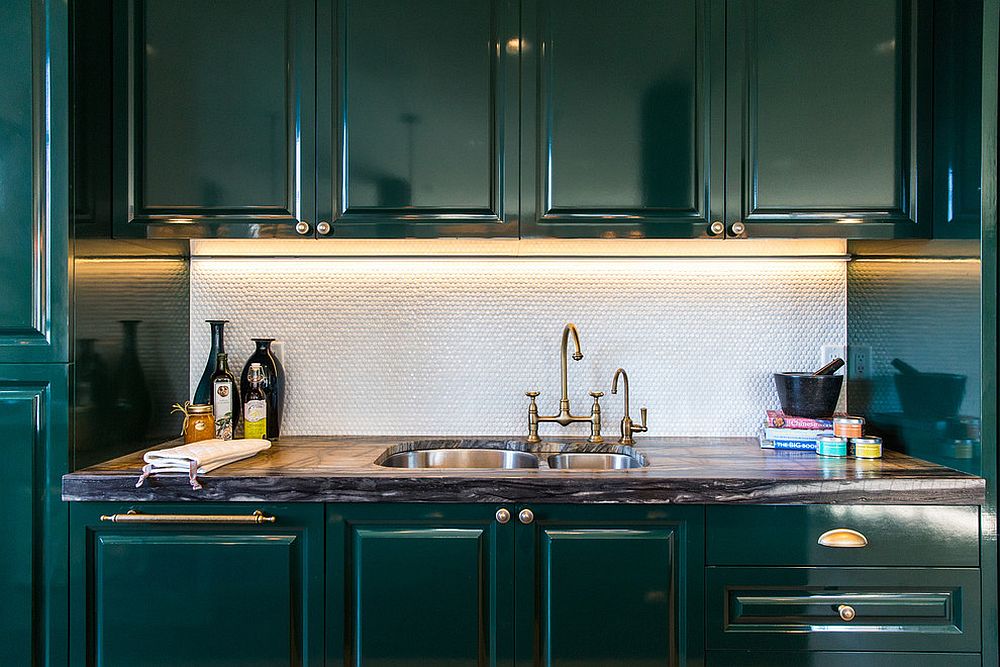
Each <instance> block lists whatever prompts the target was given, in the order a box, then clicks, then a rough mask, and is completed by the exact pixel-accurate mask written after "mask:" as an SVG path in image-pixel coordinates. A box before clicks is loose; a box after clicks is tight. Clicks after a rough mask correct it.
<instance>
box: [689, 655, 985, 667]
mask: <svg viewBox="0 0 1000 667" xmlns="http://www.w3.org/2000/svg"><path fill="white" fill-rule="evenodd" d="M982 664H983V661H982V658H981V657H980V656H979V654H977V653H962V654H956V653H874V652H873V653H859V652H857V651H838V652H816V653H807V652H805V651H753V652H750V651H709V652H708V656H707V660H706V661H705V665H706V667H982Z"/></svg>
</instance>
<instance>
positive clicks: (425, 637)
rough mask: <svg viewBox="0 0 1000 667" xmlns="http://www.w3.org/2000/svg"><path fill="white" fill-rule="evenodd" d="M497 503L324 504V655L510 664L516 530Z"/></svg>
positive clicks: (342, 660) (398, 662)
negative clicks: (500, 513) (502, 516)
mask: <svg viewBox="0 0 1000 667" xmlns="http://www.w3.org/2000/svg"><path fill="white" fill-rule="evenodd" d="M496 511H497V507H496V506H492V505H471V504H469V505H422V504H419V505H381V504H372V505H360V506H359V505H329V506H328V509H327V535H326V540H327V549H326V558H327V572H326V577H327V583H326V585H327V628H328V632H327V640H326V645H327V663H326V664H327V665H330V666H335V665H343V666H346V665H364V666H365V667H390V666H391V667H406V666H409V665H412V666H413V667H420V666H423V665H448V666H449V667H463V666H468V667H473V666H477V665H497V664H509V661H510V657H511V650H512V645H513V633H512V611H513V602H514V587H513V586H512V579H513V576H514V568H513V560H512V558H513V541H514V531H513V527H512V526H510V525H506V524H501V523H499V522H498V521H497V520H496V515H495V513H496Z"/></svg>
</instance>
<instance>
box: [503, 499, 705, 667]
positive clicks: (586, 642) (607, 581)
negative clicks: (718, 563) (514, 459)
mask: <svg viewBox="0 0 1000 667" xmlns="http://www.w3.org/2000/svg"><path fill="white" fill-rule="evenodd" d="M519 509H520V511H519V514H518V517H517V522H518V523H517V536H516V541H517V547H516V548H517V554H516V562H517V581H516V595H517V616H516V617H517V629H516V635H517V664H518V665H519V666H521V667H528V666H529V665H545V666H550V665H551V666H554V667H558V666H560V665H565V666H570V665H572V666H573V667H589V666H591V665H593V666H594V667H597V666H599V665H611V664H620V665H629V666H630V667H643V666H649V667H652V666H653V665H656V666H657V667H662V666H663V665H697V664H701V663H702V660H703V656H704V629H703V628H704V626H703V622H704V607H703V602H702V598H703V591H704V588H703V584H704V580H703V577H702V572H703V569H702V567H703V564H704V530H703V521H704V508H699V507H642V506H595V505H590V506H588V505H532V506H530V507H523V508H519ZM525 511H529V512H531V513H532V516H530V517H526V516H525ZM526 520H530V522H529V523H525V521H526Z"/></svg>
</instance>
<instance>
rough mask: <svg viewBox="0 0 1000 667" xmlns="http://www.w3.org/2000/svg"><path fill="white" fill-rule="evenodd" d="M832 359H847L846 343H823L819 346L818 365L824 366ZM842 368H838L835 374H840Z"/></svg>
mask: <svg viewBox="0 0 1000 667" xmlns="http://www.w3.org/2000/svg"><path fill="white" fill-rule="evenodd" d="M834 359H843V360H844V361H845V362H846V361H847V346H846V345H824V346H823V347H821V348H820V354H819V365H820V366H826V365H827V364H828V363H830V362H831V361H833V360H834ZM842 373H843V370H839V371H837V372H836V373H835V375H840V374H842Z"/></svg>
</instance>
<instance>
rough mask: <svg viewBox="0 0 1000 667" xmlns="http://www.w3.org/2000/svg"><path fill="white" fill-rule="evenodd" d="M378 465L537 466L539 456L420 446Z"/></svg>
mask: <svg viewBox="0 0 1000 667" xmlns="http://www.w3.org/2000/svg"><path fill="white" fill-rule="evenodd" d="M379 465H383V466H387V467H389V468H492V469H495V470H497V469H499V470H512V469H516V468H537V467H538V457H536V456H535V455H534V454H531V453H529V452H520V451H513V450H507V449H471V448H470V449H464V448H463V449H418V450H416V451H412V452H399V453H397V454H392V455H390V456H388V457H387V458H386V459H385V460H384V461H382V462H381V463H380V464H379Z"/></svg>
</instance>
